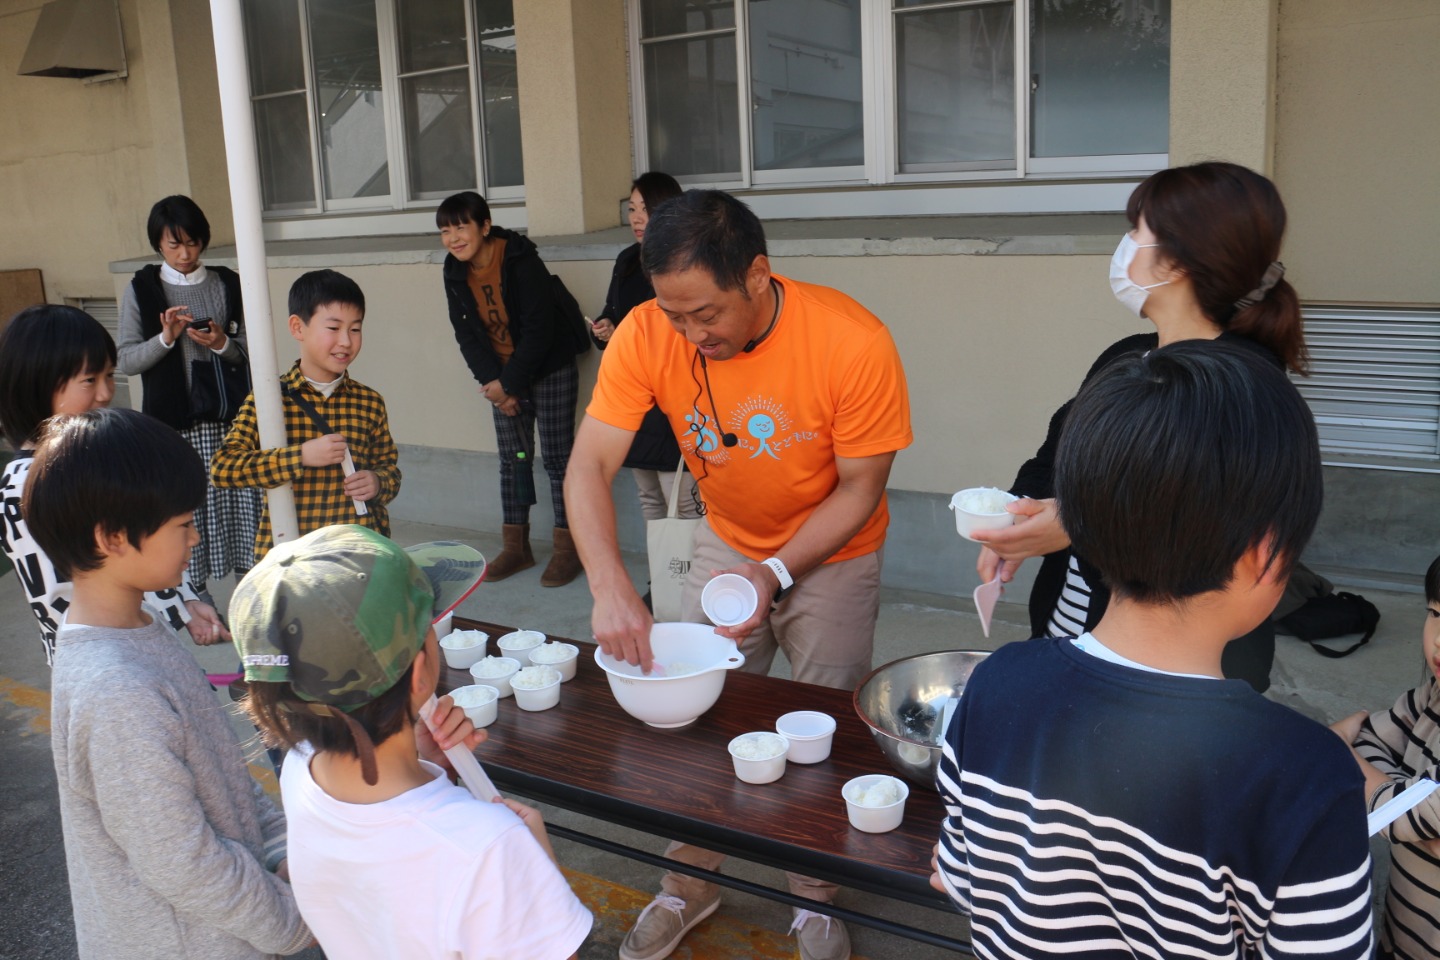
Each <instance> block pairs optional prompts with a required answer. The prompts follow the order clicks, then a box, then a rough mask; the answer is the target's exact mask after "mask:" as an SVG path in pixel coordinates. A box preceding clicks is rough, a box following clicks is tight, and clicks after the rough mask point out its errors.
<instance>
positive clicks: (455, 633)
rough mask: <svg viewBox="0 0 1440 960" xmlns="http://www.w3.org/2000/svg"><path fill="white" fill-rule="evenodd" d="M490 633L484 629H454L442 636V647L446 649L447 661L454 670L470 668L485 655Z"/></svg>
mask: <svg viewBox="0 0 1440 960" xmlns="http://www.w3.org/2000/svg"><path fill="white" fill-rule="evenodd" d="M489 640H490V634H488V633H486V632H485V631H484V630H452V631H451V632H450V633H447V634H446V635H445V636H443V637H441V638H440V649H441V650H444V651H445V663H446V664H447V665H448V666H449V667H450V668H451V669H453V670H469V669H470V667H471V665H472V664H473V663H475V661H476V660H479V659H480V658H481V657H483V656H485V645H486V643H488V642H489Z"/></svg>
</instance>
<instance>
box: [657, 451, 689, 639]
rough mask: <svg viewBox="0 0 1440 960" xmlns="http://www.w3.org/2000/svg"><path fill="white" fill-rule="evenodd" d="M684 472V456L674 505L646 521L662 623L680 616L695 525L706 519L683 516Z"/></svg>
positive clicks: (672, 498)
mask: <svg viewBox="0 0 1440 960" xmlns="http://www.w3.org/2000/svg"><path fill="white" fill-rule="evenodd" d="M684 474H685V460H684V459H683V458H682V459H681V460H680V465H679V466H678V467H676V468H675V480H674V482H673V483H671V484H670V505H669V509H668V510H667V511H666V515H665V517H664V518H663V519H660V520H649V521H646V524H645V545H646V548H647V551H648V553H649V555H650V604H651V608H652V609H653V610H654V611H655V620H656V622H658V623H665V622H669V621H676V620H679V619H680V594H681V591H682V590H683V589H684V588H685V577H686V576H687V575H689V573H690V559H691V558H692V557H693V556H694V555H695V548H694V541H695V527H696V526H697V525H698V524H700V523H701V522H703V521H701V520H700V519H695V520H682V519H681V518H680V480H681V478H682V477H683V476H684Z"/></svg>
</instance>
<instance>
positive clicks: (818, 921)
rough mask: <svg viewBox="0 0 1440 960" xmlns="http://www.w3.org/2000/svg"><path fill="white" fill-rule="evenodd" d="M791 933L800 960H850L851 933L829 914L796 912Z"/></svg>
mask: <svg viewBox="0 0 1440 960" xmlns="http://www.w3.org/2000/svg"><path fill="white" fill-rule="evenodd" d="M790 932H791V933H793V934H795V940H796V941H797V942H798V944H799V946H800V960H850V932H849V931H848V930H846V929H845V924H844V923H842V922H840V921H839V920H836V919H835V918H834V917H832V916H829V915H828V914H824V913H816V912H815V911H813V910H796V911H795V921H794V922H793V923H791V924H790ZM621 955H622V956H623V955H624V954H623V952H622V954H621Z"/></svg>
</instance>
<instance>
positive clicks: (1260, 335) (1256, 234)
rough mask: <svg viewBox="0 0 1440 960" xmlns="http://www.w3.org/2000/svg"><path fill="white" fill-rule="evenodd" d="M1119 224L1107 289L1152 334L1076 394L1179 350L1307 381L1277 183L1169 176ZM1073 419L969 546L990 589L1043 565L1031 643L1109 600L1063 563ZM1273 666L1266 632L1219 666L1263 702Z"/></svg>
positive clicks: (1121, 345)
mask: <svg viewBox="0 0 1440 960" xmlns="http://www.w3.org/2000/svg"><path fill="white" fill-rule="evenodd" d="M1125 214H1126V216H1127V217H1128V218H1129V220H1130V223H1131V225H1132V227H1133V229H1132V230H1131V231H1130V232H1129V233H1127V234H1126V235H1125V236H1124V237H1122V238H1121V240H1120V245H1119V247H1118V248H1117V249H1116V251H1115V255H1114V257H1113V258H1112V260H1111V262H1110V286H1111V288H1112V290H1114V292H1115V296H1116V298H1117V299H1118V300H1119V301H1120V302H1121V303H1123V304H1124V305H1125V306H1127V307H1129V308H1130V309H1131V310H1132V311H1133V312H1134V313H1135V314H1137V315H1138V316H1141V317H1144V318H1146V319H1148V320H1150V322H1151V323H1153V324H1154V325H1155V332H1153V333H1142V334H1136V335H1134V336H1131V337H1126V338H1125V339H1123V340H1121V341H1119V342H1118V343H1115V344H1112V345H1111V346H1110V347H1109V348H1108V349H1106V350H1105V352H1104V353H1102V354H1100V357H1099V359H1097V360H1096V361H1095V363H1094V364H1093V365H1092V366H1091V367H1090V371H1089V373H1087V374H1086V375H1085V381H1083V382H1082V386H1083V383H1084V382H1088V381H1089V380H1090V378H1091V377H1093V376H1095V374H1097V373H1098V372H1099V371H1101V370H1102V369H1104V368H1105V367H1106V366H1107V365H1108V364H1109V363H1110V362H1111V361H1113V360H1115V359H1116V358H1118V357H1121V356H1124V355H1126V354H1131V353H1137V352H1144V351H1148V350H1153V349H1155V348H1156V347H1157V346H1164V345H1166V344H1169V343H1174V342H1176V341H1178V340H1228V341H1230V342H1232V343H1237V344H1240V345H1243V346H1248V347H1250V348H1252V349H1254V350H1255V351H1256V352H1258V353H1260V354H1262V355H1264V356H1265V357H1267V358H1268V359H1270V360H1272V361H1273V362H1274V363H1275V364H1276V365H1277V366H1282V367H1286V368H1288V369H1290V370H1293V371H1295V372H1296V373H1304V372H1305V369H1306V356H1305V340H1304V334H1303V331H1302V329H1301V321H1300V302H1299V298H1298V297H1297V296H1296V294H1295V289H1294V288H1293V287H1292V286H1290V284H1289V283H1287V282H1286V281H1285V279H1284V273H1285V268H1284V266H1283V265H1282V264H1281V263H1280V261H1279V256H1280V240H1281V237H1282V235H1283V234H1284V232H1285V206H1284V204H1283V203H1281V201H1280V195H1279V193H1278V192H1277V191H1276V189H1275V185H1274V184H1273V183H1271V182H1270V181H1269V180H1267V179H1266V178H1265V177H1263V176H1261V175H1259V174H1257V173H1255V172H1253V171H1251V170H1247V169H1246V168H1244V167H1241V166H1237V165H1235V164H1233V163H1213V162H1212V163H1199V164H1195V165H1194V166H1189V167H1175V168H1172V169H1169V170H1162V171H1160V172H1159V173H1156V174H1153V175H1152V176H1150V177H1149V178H1148V179H1146V180H1145V181H1144V182H1143V183H1141V184H1140V186H1138V187H1136V188H1135V192H1134V193H1133V194H1131V195H1130V201H1129V203H1128V204H1127V205H1126V210H1125ZM1069 411H1070V403H1069V402H1067V403H1065V404H1064V405H1063V406H1062V407H1060V409H1059V410H1057V411H1055V414H1054V416H1052V417H1051V419H1050V429H1049V431H1048V432H1047V434H1046V436H1045V442H1044V444H1043V445H1042V446H1041V447H1040V449H1039V451H1037V452H1036V454H1035V456H1034V457H1032V458H1031V459H1030V460H1028V461H1027V462H1026V463H1025V464H1024V465H1023V466H1022V467H1021V468H1020V472H1019V473H1018V474H1017V475H1016V477H1015V482H1014V483H1013V484H1012V485H1011V488H1010V490H1011V492H1012V493H1014V494H1016V495H1017V496H1019V497H1022V498H1024V499H1022V500H1019V501H1017V502H1016V503H1013V504H1011V505H1010V507H1009V508H1008V509H1009V510H1010V512H1011V513H1014V514H1016V515H1017V519H1016V522H1015V525H1014V526H1012V527H1008V528H1006V529H1004V530H995V531H989V532H986V533H979V534H976V535H975V539H976V540H979V541H981V542H982V543H984V544H985V546H983V547H982V548H981V551H980V559H979V561H978V562H977V564H976V570H977V571H978V572H979V574H980V576H981V578H982V579H983V580H986V581H988V580H991V579H993V578H994V577H995V574H996V572H997V570H998V571H999V573H1000V576H1001V579H1002V580H1005V581H1007V582H1008V581H1009V580H1010V579H1011V578H1012V577H1013V576H1014V575H1015V571H1016V570H1017V569H1018V568H1019V566H1020V564H1021V563H1022V562H1023V561H1024V560H1025V559H1026V558H1027V557H1036V556H1042V557H1044V560H1043V562H1042V564H1041V567H1040V571H1039V573H1038V574H1037V575H1036V578H1035V586H1034V588H1033V589H1032V590H1031V593H1030V627H1031V630H1032V631H1033V633H1034V635H1035V636H1078V635H1079V634H1081V633H1083V632H1085V631H1088V630H1090V629H1091V628H1092V627H1094V626H1095V624H1096V623H1098V622H1099V621H1100V617H1101V615H1102V614H1103V613H1104V612H1105V608H1106V606H1107V605H1108V603H1109V600H1110V591H1109V590H1108V588H1106V586H1105V584H1104V583H1103V582H1101V580H1100V576H1099V574H1098V572H1097V571H1095V569H1094V568H1093V567H1091V566H1090V565H1089V564H1088V563H1086V562H1085V559H1084V558H1083V557H1079V556H1077V555H1075V554H1074V553H1073V552H1071V550H1070V539H1069V537H1067V536H1066V535H1065V531H1064V529H1063V528H1062V527H1061V526H1060V521H1059V518H1058V517H1057V514H1056V510H1055V501H1054V491H1053V487H1052V467H1053V463H1054V454H1055V448H1056V445H1057V444H1058V442H1059V439H1060V434H1061V431H1062V430H1064V427H1065V420H1066V417H1067V415H1068V414H1069ZM1219 506H1221V505H1218V504H1217V507H1219ZM1175 547H1176V549H1178V550H1183V549H1184V544H1176V545H1175ZM1274 656H1275V634H1274V630H1273V629H1272V628H1271V626H1270V624H1269V622H1268V621H1267V622H1265V623H1263V624H1261V625H1260V626H1259V627H1257V628H1256V629H1255V630H1254V631H1253V632H1251V633H1250V634H1247V635H1246V636H1244V637H1241V638H1239V639H1237V640H1234V641H1232V642H1231V643H1230V645H1229V646H1228V647H1227V648H1226V650H1225V656H1224V660H1223V663H1222V666H1223V667H1224V670H1225V676H1227V677H1230V678H1238V679H1243V680H1246V681H1248V682H1249V683H1250V684H1251V685H1252V686H1253V687H1255V689H1257V690H1260V691H1264V690H1265V689H1266V688H1267V687H1269V685H1270V665H1271V662H1272V661H1273V660H1274Z"/></svg>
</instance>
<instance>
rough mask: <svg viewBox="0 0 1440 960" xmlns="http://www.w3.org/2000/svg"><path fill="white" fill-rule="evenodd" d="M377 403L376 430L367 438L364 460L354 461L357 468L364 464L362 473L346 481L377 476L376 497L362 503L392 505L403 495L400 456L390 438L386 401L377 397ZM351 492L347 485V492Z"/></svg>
mask: <svg viewBox="0 0 1440 960" xmlns="http://www.w3.org/2000/svg"><path fill="white" fill-rule="evenodd" d="M375 403H376V405H377V409H376V410H375V411H374V426H373V427H372V428H371V431H370V436H368V437H366V438H365V449H364V451H363V458H362V457H361V456H357V457H356V458H355V459H356V464H355V465H356V466H357V467H360V466H362V464H363V469H362V470H359V471H357V472H356V473H355V474H354V475H353V476H351V477H349V478H347V479H348V480H352V481H353V480H354V479H355V477H358V476H360V474H361V473H364V472H366V471H368V472H370V473H372V474H374V477H375V486H376V493H375V495H374V497H371V498H362V499H373V500H376V501H378V502H380V503H389V502H390V501H391V500H394V499H395V497H396V496H397V495H398V494H399V493H400V452H399V451H398V450H396V449H395V440H394V438H393V437H391V436H390V419H389V416H388V415H387V413H386V411H385V401H384V399H383V398H382V397H381V396H380V395H379V394H378V393H377V394H375ZM349 490H350V487H349V485H348V484H347V486H346V492H347V493H348V492H349Z"/></svg>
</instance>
